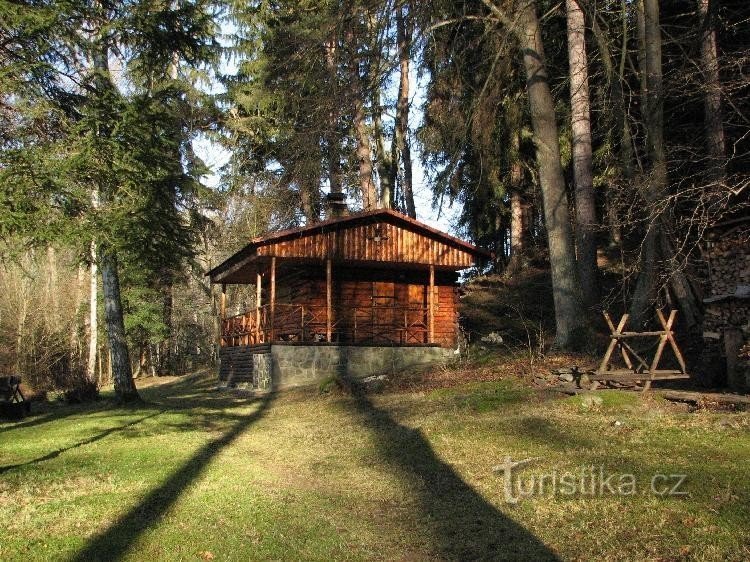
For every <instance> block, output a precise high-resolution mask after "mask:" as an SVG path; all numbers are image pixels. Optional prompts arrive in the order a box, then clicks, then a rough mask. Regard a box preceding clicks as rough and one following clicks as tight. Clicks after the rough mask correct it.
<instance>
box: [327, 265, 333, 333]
mask: <svg viewBox="0 0 750 562" xmlns="http://www.w3.org/2000/svg"><path fill="white" fill-rule="evenodd" d="M331 269H332V266H331V258H328V259H327V260H326V341H327V342H329V343H330V342H331V336H332V330H331V320H332V318H331V317H332V313H333V306H332V305H333V302H332V301H333V290H332V285H333V279H332V277H333V276H332V271H331Z"/></svg>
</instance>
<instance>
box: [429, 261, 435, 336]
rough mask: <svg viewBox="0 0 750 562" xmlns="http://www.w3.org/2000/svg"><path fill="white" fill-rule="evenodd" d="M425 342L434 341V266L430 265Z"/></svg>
mask: <svg viewBox="0 0 750 562" xmlns="http://www.w3.org/2000/svg"><path fill="white" fill-rule="evenodd" d="M427 326H428V328H427V329H428V332H427V342H428V343H435V266H434V265H430V288H429V291H428V293H427Z"/></svg>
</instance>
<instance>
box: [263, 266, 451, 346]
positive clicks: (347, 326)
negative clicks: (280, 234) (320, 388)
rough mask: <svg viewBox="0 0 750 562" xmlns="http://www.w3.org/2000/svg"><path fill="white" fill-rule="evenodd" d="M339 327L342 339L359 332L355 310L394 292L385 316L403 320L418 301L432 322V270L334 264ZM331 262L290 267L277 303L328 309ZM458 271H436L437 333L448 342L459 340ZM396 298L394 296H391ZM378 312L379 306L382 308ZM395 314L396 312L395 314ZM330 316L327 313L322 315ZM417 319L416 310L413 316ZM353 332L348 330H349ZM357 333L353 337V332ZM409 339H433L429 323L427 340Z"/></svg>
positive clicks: (334, 320) (282, 278) (280, 281)
mask: <svg viewBox="0 0 750 562" xmlns="http://www.w3.org/2000/svg"><path fill="white" fill-rule="evenodd" d="M332 276H333V284H332V291H331V292H332V295H331V299H332V303H331V309H332V313H333V318H332V319H331V321H332V324H333V326H334V327H333V332H334V333H336V335H337V338H338V341H347V340H348V339H351V338H353V337H354V328H355V318H354V311H355V310H356V309H359V310H360V312H362V311H366V310H368V309H371V308H372V306H373V303H374V302H377V300H378V298H377V297H385V296H389V295H393V298H392V304H393V305H394V311H387V310H386V311H383V316H381V317H380V320H381V321H384V322H388V321H392V323H393V325H394V326H397V325H400V324H401V323H402V322H403V317H402V316H400V314H404V313H406V314H416V311H414V310H412V312H408V311H409V310H410V309H415V308H416V307H419V306H421V307H424V323H425V327H426V326H427V316H426V313H427V308H426V306H427V303H428V300H427V284H428V282H429V278H428V273H427V272H426V271H424V272H422V271H411V270H407V271H402V272H399V271H393V270H384V269H377V268H356V269H350V268H342V267H338V268H337V267H335V266H334V267H333V271H332ZM325 278H326V274H325V266H324V265H322V266H320V267H310V266H306V267H304V268H303V267H295V268H285V269H284V270H283V273H280V274H279V278H278V279H277V303H279V304H299V305H305V306H306V307H308V308H311V309H314V310H316V311H318V312H319V313H323V312H324V311H325V310H326V304H327V301H326V280H325ZM456 281H457V276H456V274H454V273H452V272H441V271H436V272H435V293H434V295H435V296H434V299H435V300H434V303H435V320H434V322H435V334H434V342H433V343H436V344H439V345H441V346H444V347H452V346H455V345H456V342H457V338H458V286H457V284H456ZM386 300H390V299H386ZM376 314H377V311H376ZM391 317H392V318H391ZM322 319H323V320H325V317H323V318H322ZM410 319H411V320H415V319H416V318H414V317H413V316H412V317H411V318H410ZM347 334H348V336H347ZM349 336H351V338H350V337H349ZM408 343H428V341H427V332H426V329H425V332H424V338H423V339H422V341H410V342H408Z"/></svg>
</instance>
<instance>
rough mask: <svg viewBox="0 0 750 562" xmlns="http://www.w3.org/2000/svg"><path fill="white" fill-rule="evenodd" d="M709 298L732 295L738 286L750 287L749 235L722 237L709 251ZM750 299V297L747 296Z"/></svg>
mask: <svg viewBox="0 0 750 562" xmlns="http://www.w3.org/2000/svg"><path fill="white" fill-rule="evenodd" d="M709 256H710V261H711V296H713V297H717V296H723V295H734V294H735V292H736V289H737V287H738V286H742V285H746V286H750V235H749V234H748V233H746V232H742V233H735V234H734V235H731V236H726V237H722V238H721V239H719V240H716V241H714V242H713V243H712V245H711V247H710V249H709ZM748 297H750V295H748Z"/></svg>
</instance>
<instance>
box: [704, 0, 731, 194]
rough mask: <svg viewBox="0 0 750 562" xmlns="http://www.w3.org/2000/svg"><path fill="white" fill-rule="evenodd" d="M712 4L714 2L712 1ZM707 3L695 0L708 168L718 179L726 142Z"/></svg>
mask: <svg viewBox="0 0 750 562" xmlns="http://www.w3.org/2000/svg"><path fill="white" fill-rule="evenodd" d="M713 3H715V2H713ZM713 3H712V2H711V1H710V0H699V4H698V7H699V10H700V15H701V19H702V20H703V21H702V22H701V27H702V30H703V34H702V38H701V70H702V73H703V83H704V87H705V94H704V98H703V102H704V107H705V110H704V111H705V117H704V119H705V124H706V141H707V145H708V154H709V156H710V157H711V167H712V170H713V175H714V177H715V179H717V180H720V179H722V178H723V177H724V176H725V174H726V172H725V164H726V139H725V137H724V126H723V124H722V116H721V113H722V112H721V81H720V79H719V59H718V54H717V49H716V28H715V25H714V6H713V5H712V4H713Z"/></svg>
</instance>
